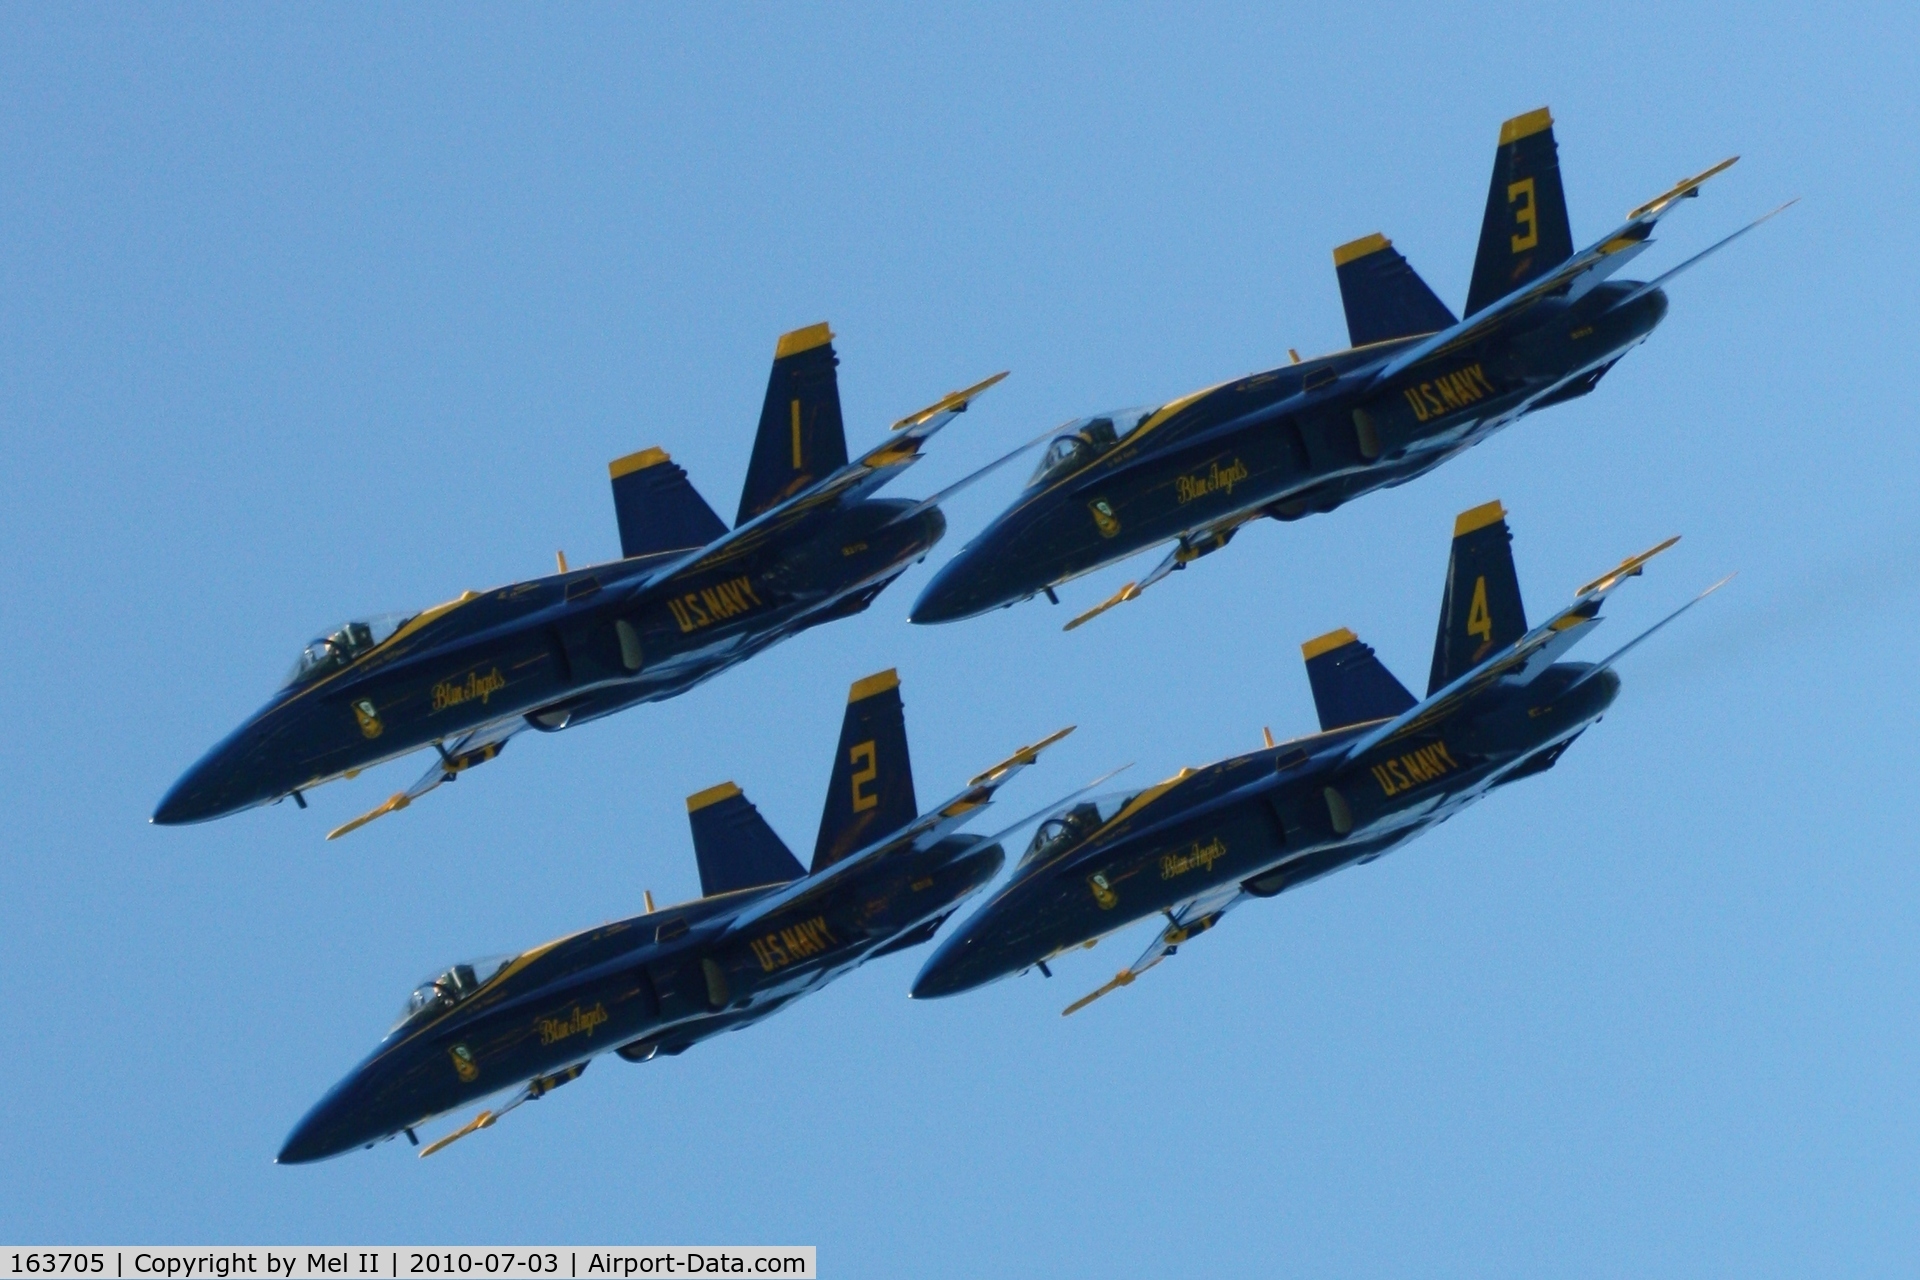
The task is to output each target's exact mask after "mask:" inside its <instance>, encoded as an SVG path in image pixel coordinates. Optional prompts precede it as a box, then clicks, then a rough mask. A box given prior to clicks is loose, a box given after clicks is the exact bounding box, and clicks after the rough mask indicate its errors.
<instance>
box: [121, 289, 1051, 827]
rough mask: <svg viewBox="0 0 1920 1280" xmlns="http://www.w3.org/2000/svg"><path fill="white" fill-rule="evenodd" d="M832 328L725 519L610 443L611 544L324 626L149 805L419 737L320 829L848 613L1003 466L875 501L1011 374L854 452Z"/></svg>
mask: <svg viewBox="0 0 1920 1280" xmlns="http://www.w3.org/2000/svg"><path fill="white" fill-rule="evenodd" d="M832 339H833V334H832V333H831V332H830V331H829V330H828V328H827V326H826V325H825V324H817V325H814V326H812V327H810V328H806V329H799V330H796V331H794V332H792V333H789V334H787V335H786V336H784V337H782V338H781V339H780V341H779V344H778V345H777V347H776V348H775V351H774V360H773V373H772V375H771V377H770V378H769V379H768V382H767V395H766V401H765V404H764V407H763V408H762V409H761V412H760V429H759V435H758V437H757V438H756V440H755V442H754V448H753V457H752V460H751V462H750V463H749V464H748V468H747V480H746V486H745V489H744V491H743V492H742V494H741V497H740V510H739V514H738V516H737V517H736V520H735V523H734V527H733V529H732V530H731V531H729V530H728V529H727V527H726V525H724V524H723V523H721V520H720V517H719V516H717V515H715V514H714V512H713V509H712V508H711V507H709V506H708V505H707V504H706V502H705V501H704V500H703V499H702V498H701V497H700V495H699V494H698V493H697V492H695V490H694V488H693V486H692V485H691V484H690V483H689V482H688V480H687V475H686V472H684V471H682V470H681V469H680V468H679V467H678V466H676V465H674V463H673V462H672V460H671V459H669V458H668V456H667V454H666V453H665V452H664V451H663V450H660V449H657V448H655V449H646V450H643V451H642V452H639V453H635V454H631V455H629V456H627V457H624V458H620V459H617V460H615V461H614V462H612V463H611V464H609V466H608V470H609V472H610V473H611V476H612V480H613V503H614V510H615V514H616V515H617V516H618V519H619V526H620V550H621V556H622V558H621V559H620V560H617V561H614V562H611V563H608V564H599V565H593V566H590V567H586V568H579V569H569V568H568V567H567V564H566V559H565V557H564V556H562V557H561V558H560V572H558V573H556V574H553V575H550V576H548V577H543V578H536V579H533V580H531V581H527V582H516V583H512V584H510V585H508V586H504V587H497V588H495V589H493V590H491V591H484V592H477V591H469V592H466V593H465V594H463V595H461V596H460V597H459V598H458V599H456V600H451V601H448V602H447V603H445V604H442V605H437V606H435V607H434V608H431V609H427V610H424V611H422V612H420V613H416V614H413V615H411V616H393V617H387V618H376V619H369V620H366V621H359V622H349V623H347V624H345V625H343V626H340V627H337V628H334V629H331V630H329V631H328V632H327V633H325V634H323V635H322V636H321V637H320V638H318V639H316V640H314V641H313V642H312V643H311V644H309V645H308V646H307V647H306V650H305V651H304V652H303V653H302V654H301V655H300V660H299V662H298V664H297V665H296V667H295V668H294V670H293V672H292V674H291V675H290V676H289V677H288V679H287V683H286V685H285V687H283V688H282V689H281V690H280V691H279V692H278V693H277V694H275V695H274V697H273V698H272V700H271V701H269V702H268V703H267V705H266V706H265V707H263V708H261V710H260V711H258V712H257V713H256V714H254V715H253V716H252V717H251V718H250V719H248V720H247V722H246V723H245V724H243V725H241V726H240V728H239V729H237V730H235V731H234V732H233V733H232V734H231V735H229V736H228V737H227V738H226V740H225V741H223V742H221V743H220V744H218V745H217V746H215V747H214V748H213V749H212V750H211V751H209V752H208V753H207V754H206V756H205V757H204V758H203V759H201V760H200V762H199V763H197V764H196V765H194V766H193V768H192V769H190V770H189V771H188V772H187V774H186V775H185V776H184V777H182V778H181V779H180V781H179V782H178V783H176V784H175V785H174V787H173V789H172V790H171V791H169V792H168V793H167V795H166V797H165V798H164V799H163V800H162V801H161V802H160V806H159V808H158V809H156V810H155V812H154V815H153V820H154V821H155V822H158V823H182V822H200V821H204V820H206V819H209V818H218V817H222V816H224V815H226V814H229V813H233V812H235V811H237V810H240V809H244V808H248V807H250V806H253V805H260V804H267V803H271V802H274V801H278V800H281V799H284V798H285V797H287V796H288V795H291V796H293V798H294V800H295V801H296V802H297V803H298V804H299V805H300V807H301V808H305V807H306V799H305V797H304V795H303V794H302V792H303V791H305V790H306V789H308V788H311V787H314V786H317V785H319V784H320V783H322V782H326V781H329V780H331V779H334V778H339V777H352V776H354V775H355V774H357V773H358V772H359V771H360V770H362V769H364V768H367V767H368V766H370V765H375V764H379V763H381V762H383V761H386V760H391V759H394V758H396V757H398V756H402V755H406V754H408V753H409V752H413V751H417V750H419V749H420V748H422V747H427V746H431V747H432V748H433V750H434V751H435V753H436V754H437V756H438V759H436V760H435V762H434V764H433V766H432V767H431V768H430V769H428V770H427V772H426V774H425V775H424V776H423V777H422V778H421V779H420V780H419V781H418V782H417V783H415V784H414V785H413V786H412V787H410V788H408V789H407V790H405V791H402V792H400V793H399V794H397V795H395V796H393V797H392V798H391V799H389V800H387V801H386V802H385V803H383V804H381V805H380V806H379V807H378V808H376V809H374V810H373V811H372V812H371V813H367V814H364V815H362V816H361V817H359V818H356V819H354V820H353V821H351V822H348V823H346V824H345V825H343V826H340V827H338V828H336V829H335V830H334V831H333V832H332V833H331V834H330V835H329V837H328V838H329V839H331V838H332V837H334V836H339V835H343V834H345V833H346V832H348V831H351V830H353V829H354V828H356V827H358V826H361V825H363V824H364V823H366V822H369V821H371V820H372V819H374V818H377V817H379V816H381V815H382V814H386V813H392V812H394V811H395V810H397V809H403V808H405V807H407V805H409V804H411V803H412V802H413V801H414V800H417V799H418V798H419V797H420V796H422V795H424V794H425V793H426V792H428V791H431V790H433V789H434V788H435V787H437V786H439V785H440V784H441V783H443V782H451V781H453V780H454V779H456V778H458V777H459V776H460V775H461V774H462V773H463V772H465V771H466V770H467V769H469V768H471V767H472V766H474V765H476V764H480V763H483V762H484V761H487V760H491V759H492V758H493V757H494V756H496V755H498V754H499V753H500V750H501V748H502V747H503V746H505V745H506V742H507V740H508V739H510V738H512V737H513V736H514V735H515V734H517V733H519V732H520V731H522V730H524V729H528V728H532V729H539V730H543V731H546V732H555V731H558V730H560V729H565V728H568V727H570V726H573V725H579V724H583V723H585V722H586V721H589V720H595V719H598V718H599V717H601V716H605V715H611V714H612V713H614V712H616V711H620V710H623V709H625V708H627V707H630V706H633V705H635V704H636V703H642V702H655V701H659V700H661V699H664V698H670V697H673V696H674V695H676V694H679V693H683V692H685V691H686V690H687V689H690V688H692V687H693V686H694V685H696V684H698V683H700V682H701V681H703V680H706V679H708V678H710V677H712V676H714V675H717V674H718V673H720V672H721V671H724V670H726V669H727V668H728V667H730V666H732V665H734V664H735V663H737V662H742V661H744V660H746V659H747V658H749V657H752V656H753V655H754V654H755V653H758V652H759V651H760V650H762V649H764V648H766V647H767V646H769V645H771V644H774V643H776V642H777V641H780V640H783V639H785V638H786V637H788V636H791V635H794V634H797V633H798V632H800V631H803V630H805V629H806V628H808V627H813V626H818V625H819V624H821V623H823V622H831V621H833V620H834V619H836V618H845V617H848V616H851V615H853V614H856V613H859V612H861V611H862V610H864V609H865V608H866V607H867V606H868V605H870V604H872V603H873V600H874V597H876V596H877V595H879V594H880V592H881V591H883V590H885V588H886V587H887V584H889V583H890V582H892V581H893V580H894V579H895V578H896V577H898V576H899V575H900V574H901V573H902V572H904V571H905V570H906V568H907V567H908V566H909V565H911V564H912V563H913V562H914V561H916V560H919V559H920V558H922V557H923V556H925V555H926V553H927V550H928V548H930V547H932V546H933V544H934V543H935V542H937V541H939V539H940V536H941V534H942V533H943V532H944V531H945V529H946V520H945V518H944V517H943V516H942V515H941V513H940V510H939V503H940V501H941V500H942V499H943V498H945V497H947V496H948V495H950V494H952V493H953V492H956V491H957V490H958V489H960V488H961V487H963V486H964V485H966V484H968V483H970V482H972V481H973V480H975V479H977V478H979V477H980V476H982V475H985V474H987V472H989V471H991V470H992V469H993V468H994V467H995V466H998V465H999V462H996V463H993V464H990V465H989V466H987V467H984V468H982V469H981V470H980V471H977V472H975V473H974V474H973V475H971V476H968V477H967V478H966V479H965V480H962V481H960V482H958V483H957V484H954V485H951V486H949V487H948V488H947V489H945V490H943V491H942V492H941V493H939V494H936V495H935V496H934V497H932V498H928V499H926V500H924V501H920V502H914V501H908V500H901V499H881V498H875V497H873V496H871V495H872V494H873V493H874V491H875V490H877V489H878V488H880V486H882V485H884V484H886V483H887V481H889V480H891V479H892V478H893V477H894V476H896V475H898V474H899V473H900V472H901V471H902V470H904V469H905V468H907V467H909V466H911V465H912V464H913V463H914V462H916V461H918V460H919V458H920V451H921V447H922V446H923V445H924V444H925V443H926V442H927V440H928V439H929V438H930V437H931V436H932V435H933V434H934V433H935V432H936V431H938V430H940V428H941V427H943V426H945V425H946V424H947V423H948V422H949V421H951V420H952V419H953V417H954V416H955V415H956V414H960V413H964V412H965V411H966V410H967V408H968V407H969V406H970V405H971V404H972V403H973V402H974V400H976V399H977V398H978V397H979V396H980V395H981V393H983V392H984V391H986V389H987V388H989V387H991V386H992V385H993V384H994V383H996V382H998V381H1000V379H1001V378H1003V377H1005V376H1006V375H1005V374H1004V373H1001V374H996V375H994V376H993V377H991V378H988V379H987V380H985V381H984V382H980V383H977V384H975V385H974V386H971V387H968V388H967V389H966V390H964V391H956V392H954V393H952V394H951V395H948V396H945V397H943V398H942V399H940V400H939V401H937V402H936V403H934V404H931V405H929V406H927V407H926V408H925V409H922V410H920V411H919V412H918V413H913V414H909V415H908V416H907V417H905V418H902V419H901V420H900V421H898V422H896V423H894V424H893V430H892V432H891V434H890V435H889V436H888V437H887V439H886V440H885V441H883V442H882V443H881V444H879V445H877V446H875V447H874V448H872V449H869V450H868V451H867V452H866V453H864V454H862V455H861V456H860V457H858V458H856V459H854V460H853V461H851V462H849V461H848V460H847V442H846V433H845V430H844V427H843V425H842V422H841V416H840V391H839V382H838V376H837V374H836V373H835V371H834V370H835V366H837V365H838V364H839V360H838V358H837V357H836V356H835V354H834V349H833V343H832ZM1018 452H1019V451H1018V450H1016V451H1015V453H1014V454H1008V455H1006V457H1003V458H1001V459H1000V460H999V461H1000V462H1005V461H1007V460H1008V459H1010V458H1012V457H1014V456H1016V454H1017V453H1018Z"/></svg>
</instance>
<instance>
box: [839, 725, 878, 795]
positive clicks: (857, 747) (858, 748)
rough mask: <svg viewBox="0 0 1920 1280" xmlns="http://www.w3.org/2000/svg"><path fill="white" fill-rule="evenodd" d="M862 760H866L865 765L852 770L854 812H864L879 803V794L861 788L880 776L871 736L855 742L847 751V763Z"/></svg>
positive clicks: (856, 762) (858, 762)
mask: <svg viewBox="0 0 1920 1280" xmlns="http://www.w3.org/2000/svg"><path fill="white" fill-rule="evenodd" d="M863 760H864V761H865V762H866V764H865V767H864V768H859V769H855V770H854V771H853V811H854V812H855V813H865V812H866V811H867V810H869V809H871V808H873V807H874V806H875V805H877V804H879V803H880V797H879V796H876V795H874V794H873V793H872V792H871V791H864V790H862V788H863V787H865V786H866V785H867V784H868V783H870V782H872V781H873V780H874V779H875V778H877V777H879V776H880V766H879V764H878V763H876V762H875V759H874V754H873V739H871V738H869V739H867V740H866V741H865V742H860V743H855V744H854V745H853V746H852V747H851V748H849V749H848V751H847V763H848V764H860V763H861V762H862V761H863Z"/></svg>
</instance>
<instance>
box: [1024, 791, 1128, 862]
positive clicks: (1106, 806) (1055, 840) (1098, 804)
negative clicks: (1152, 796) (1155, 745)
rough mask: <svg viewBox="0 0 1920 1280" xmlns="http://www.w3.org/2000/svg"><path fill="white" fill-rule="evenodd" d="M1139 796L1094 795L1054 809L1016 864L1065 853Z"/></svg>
mask: <svg viewBox="0 0 1920 1280" xmlns="http://www.w3.org/2000/svg"><path fill="white" fill-rule="evenodd" d="M1139 794H1140V793H1139V792H1138V791H1117V792H1115V793H1113V794H1112V795H1105V796H1094V797H1093V798H1092V799H1090V800H1076V801H1074V802H1073V803H1072V804H1068V805H1062V806H1061V807H1060V808H1058V809H1055V810H1054V811H1053V812H1052V813H1050V814H1048V815H1047V816H1046V817H1044V818H1042V819H1041V820H1040V826H1039V827H1038V828H1037V829H1036V830H1035V831H1034V833H1033V839H1032V841H1031V842H1029V843H1028V845H1027V851H1026V852H1025V853H1023V854H1021V855H1020V865H1021V866H1023V867H1024V866H1026V865H1027V864H1028V863H1029V862H1033V861H1036V860H1037V859H1040V858H1050V857H1052V856H1054V855H1055V854H1060V853H1065V852H1066V851H1067V850H1068V849H1071V848H1072V847H1073V846H1074V845H1077V844H1079V843H1080V842H1081V841H1082V840H1085V839H1086V838H1087V837H1088V836H1090V835H1092V834H1093V833H1094V832H1096V831H1098V830H1099V829H1100V828H1101V827H1104V826H1106V825H1107V823H1109V822H1111V821H1113V815H1115V814H1116V813H1119V812H1120V811H1121V810H1122V809H1124V808H1126V807H1127V802H1128V801H1129V800H1132V799H1133V798H1134V797H1135V796H1137V795H1139Z"/></svg>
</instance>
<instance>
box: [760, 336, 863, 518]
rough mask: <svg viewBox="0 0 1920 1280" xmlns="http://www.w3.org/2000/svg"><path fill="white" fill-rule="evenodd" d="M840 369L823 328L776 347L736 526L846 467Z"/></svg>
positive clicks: (787, 338) (788, 338) (785, 339)
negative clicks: (841, 414)
mask: <svg viewBox="0 0 1920 1280" xmlns="http://www.w3.org/2000/svg"><path fill="white" fill-rule="evenodd" d="M839 363H840V359H839V357H838V356H836V355H834V353H833V331H832V330H830V329H829V328H827V326H826V325H825V324H824V323H822V324H816V325H809V326H808V327H806V328H804V329H795V330H794V331H793V332H792V333H789V334H784V335H782V336H781V338H780V341H779V342H778V343H777V344H776V345H775V346H774V349H773V372H772V373H771V374H769V375H768V377H767V398H766V400H765V402H764V403H762V405H761V406H760V432H759V434H758V435H757V436H755V437H754V441H753V458H752V460H751V461H750V462H749V463H748V464H747V483H746V486H745V488H743V489H742V490H741V492H740V513H739V515H737V516H736V517H735V518H734V524H736V525H743V524H745V523H746V522H747V521H749V520H751V519H753V518H754V517H755V516H757V515H759V514H760V513H761V512H762V511H766V510H768V509H769V508H771V507H776V506H778V505H780V504H781V503H782V502H785V501H786V500H787V499H788V498H791V497H792V496H793V495H794V494H796V493H799V492H800V491H801V490H803V489H807V488H809V487H811V486H812V485H813V484H814V483H816V482H817V481H820V480H823V479H825V478H826V477H828V476H830V475H832V474H833V473H834V472H836V471H838V470H839V469H840V468H841V467H844V466H846V465H847V429H846V424H845V423H844V422H843V421H842V420H841V417H840V379H839V375H838V374H836V373H835V372H834V369H835V367H836V366H838V365H839Z"/></svg>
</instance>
